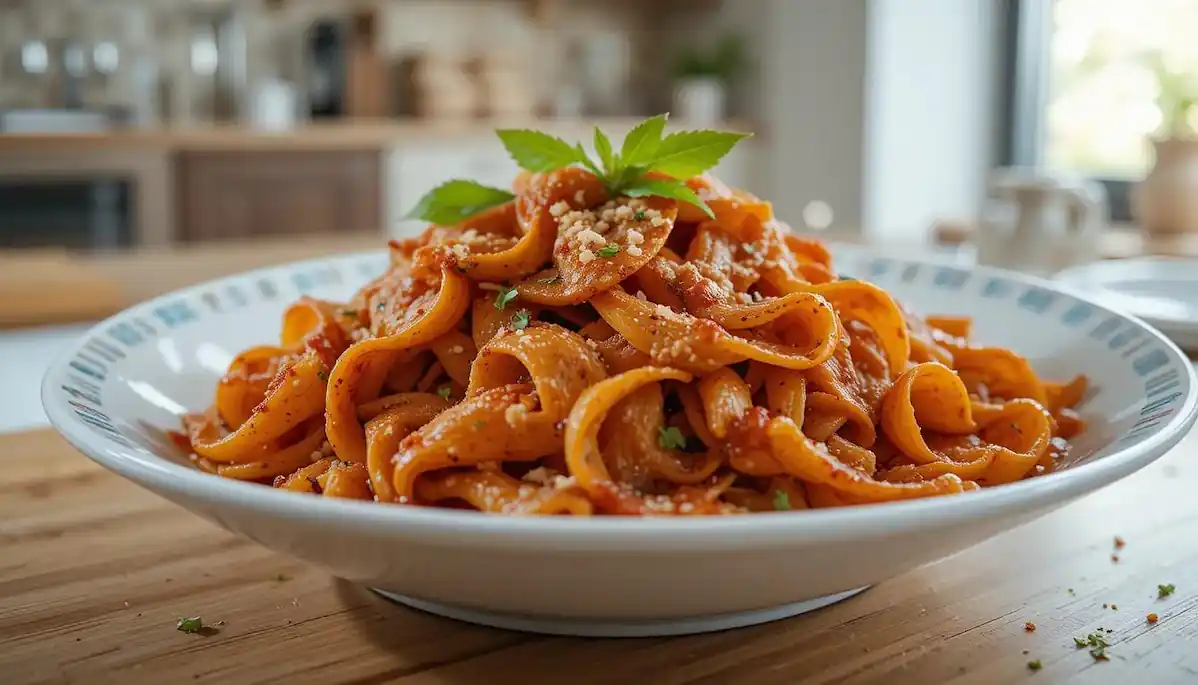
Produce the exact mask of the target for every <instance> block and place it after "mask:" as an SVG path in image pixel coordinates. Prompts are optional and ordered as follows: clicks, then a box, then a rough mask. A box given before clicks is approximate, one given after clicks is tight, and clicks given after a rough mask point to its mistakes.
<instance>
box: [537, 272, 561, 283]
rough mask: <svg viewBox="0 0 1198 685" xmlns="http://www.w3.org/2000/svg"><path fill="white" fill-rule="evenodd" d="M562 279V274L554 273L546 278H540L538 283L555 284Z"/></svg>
mask: <svg viewBox="0 0 1198 685" xmlns="http://www.w3.org/2000/svg"><path fill="white" fill-rule="evenodd" d="M560 280H562V277H561V276H559V275H557V274H553V275H552V276H546V277H545V278H538V279H537V283H540V284H541V285H553V284H554V283H557V282H558V281H560Z"/></svg>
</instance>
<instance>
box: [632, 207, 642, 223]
mask: <svg viewBox="0 0 1198 685" xmlns="http://www.w3.org/2000/svg"><path fill="white" fill-rule="evenodd" d="M632 218H633V219H636V220H637V221H644V220H645V211H644V210H643V209H638V210H637V212H636V214H633V215H632Z"/></svg>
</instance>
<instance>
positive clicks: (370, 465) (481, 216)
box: [181, 166, 1086, 515]
mask: <svg viewBox="0 0 1198 685" xmlns="http://www.w3.org/2000/svg"><path fill="white" fill-rule="evenodd" d="M685 183H686V186H687V187H688V188H689V189H690V190H692V191H694V193H695V194H697V196H698V197H700V198H702V199H703V200H704V202H705V203H706V205H707V206H708V207H710V209H711V212H712V214H713V215H714V218H711V217H709V216H707V215H706V214H704V213H703V212H701V211H698V210H697V209H696V207H695V206H694V205H693V204H688V203H686V202H679V201H676V200H674V199H670V198H667V197H659V196H641V197H629V196H627V195H618V196H615V197H609V194H608V190H607V188H608V187H607V186H605V184H604V183H603V182H602V180H601V178H600V177H598V176H596V175H595V174H594V173H592V172H591V171H588V170H586V169H583V168H580V167H577V166H569V167H565V168H561V169H556V170H553V171H547V172H540V173H530V172H526V173H523V174H521V175H520V176H519V177H518V178H517V180H516V181H515V184H514V187H513V194H514V199H513V200H511V201H508V202H503V203H502V204H498V205H497V206H494V207H492V208H490V209H488V210H486V211H483V212H481V213H477V214H475V215H473V216H471V217H469V218H467V219H465V220H464V221H461V222H458V223H456V224H455V225H432V226H430V227H429V228H428V229H427V230H426V231H425V232H424V233H423V234H422V235H421V236H419V237H418V238H412V239H408V240H402V241H392V242H391V244H390V259H391V263H390V267H389V269H388V270H387V272H386V273H385V274H384V275H383V276H381V277H380V278H378V279H376V280H374V281H373V282H371V283H369V284H367V285H365V286H364V287H363V288H361V290H359V291H358V292H357V294H356V295H355V296H354V297H353V299H352V300H351V301H350V302H348V303H338V302H327V301H321V300H316V299H311V298H307V297H305V298H303V299H301V300H300V301H298V302H296V303H295V304H294V305H292V306H291V307H290V308H289V309H288V310H287V311H286V313H285V314H284V316H283V323H282V329H281V335H280V340H279V341H278V343H277V344H275V345H264V346H259V347H253V348H251V349H248V350H246V351H245V352H243V353H242V354H240V355H239V356H238V357H237V358H236V359H235V360H234V361H233V363H232V364H231V365H230V366H229V369H228V372H227V373H226V374H225V375H224V377H223V378H222V379H221V380H220V382H219V384H218V385H217V389H216V395H215V402H214V404H213V405H212V407H211V408H209V409H208V410H207V411H206V412H203V413H198V414H192V415H188V416H186V417H185V418H184V420H183V427H184V434H183V435H182V436H181V438H182V442H183V443H184V444H186V446H187V449H188V450H189V451H190V452H191V457H192V460H193V462H194V463H195V464H196V465H197V466H198V467H199V468H201V469H203V470H206V471H209V472H211V473H214V474H217V475H219V476H223V477H226V478H235V479H239V480H245V481H253V482H258V483H263V484H270V485H273V487H275V488H281V489H286V490H294V491H298V492H305V493H309V494H316V495H322V496H326V497H342V498H351V499H362V500H373V501H376V502H379V503H384V504H397V505H408V506H434V507H449V508H458V509H473V510H479V511H482V512H489V513H497V514H568V515H603V514H617V515H709V514H736V513H746V512H759V511H775V510H780V509H783V510H786V509H793V510H798V509H807V508H820V507H833V506H844V505H853V504H867V503H877V502H888V501H894V500H903V499H909V498H918V497H928V496H934V495H946V494H954V493H962V492H966V491H971V490H976V489H978V488H981V487H989V486H995V485H1001V484H1005V483H1011V482H1014V481H1018V480H1021V479H1024V478H1029V477H1033V476H1036V475H1039V474H1042V473H1045V472H1048V471H1051V470H1052V469H1053V467H1054V464H1055V463H1056V462H1057V461H1058V460H1059V459H1060V458H1061V457H1062V456H1063V455H1064V454H1065V453H1066V452H1067V450H1068V448H1069V444H1068V440H1069V439H1070V438H1072V437H1073V436H1074V435H1075V434H1077V433H1078V432H1079V431H1081V430H1083V428H1084V424H1083V422H1082V421H1081V420H1080V418H1079V417H1078V415H1077V414H1076V413H1075V412H1074V411H1073V409H1072V407H1073V406H1075V405H1076V404H1077V403H1078V402H1079V401H1080V400H1081V399H1082V396H1083V395H1084V393H1085V390H1086V380H1085V379H1084V378H1081V377H1079V378H1076V379H1074V380H1072V381H1070V382H1068V383H1053V382H1048V381H1044V380H1042V379H1040V378H1039V377H1038V376H1037V375H1036V374H1035V372H1034V371H1033V370H1032V368H1031V367H1030V365H1029V364H1028V363H1027V361H1026V360H1025V359H1023V358H1022V357H1020V356H1018V355H1017V354H1015V353H1014V352H1012V351H1011V350H1006V349H1001V348H994V347H987V346H984V345H979V344H976V343H974V342H973V341H972V340H971V337H970V333H971V331H970V328H971V326H970V321H969V319H966V318H960V317H928V318H926V319H921V318H920V317H918V316H917V315H915V314H913V313H911V312H909V311H907V310H906V309H904V308H903V307H902V306H901V305H900V304H899V303H898V302H896V301H895V300H894V299H893V298H892V297H891V296H890V295H889V294H888V293H887V292H886V291H884V290H883V289H881V288H879V287H877V286H874V285H871V284H869V283H866V282H863V281H858V280H851V279H843V278H840V277H838V276H837V275H836V271H835V270H834V268H833V264H832V262H831V258H830V256H829V253H828V251H827V250H826V249H825V248H824V247H823V246H822V245H821V244H820V243H818V242H816V241H813V240H810V239H807V238H804V237H801V236H798V235H796V234H794V233H792V232H791V231H790V229H789V228H788V227H787V226H786V225H785V224H783V223H782V222H780V221H779V220H777V219H776V218H775V217H774V216H773V212H772V210H771V207H770V205H769V203H767V202H764V201H762V200H760V199H758V198H756V197H753V196H752V195H750V194H748V193H745V192H742V191H737V190H730V189H729V188H727V187H726V186H724V185H723V184H721V183H720V182H719V181H718V180H716V179H715V178H713V177H712V176H710V175H708V174H700V175H697V176H693V177H691V178H689V180H686V181H685Z"/></svg>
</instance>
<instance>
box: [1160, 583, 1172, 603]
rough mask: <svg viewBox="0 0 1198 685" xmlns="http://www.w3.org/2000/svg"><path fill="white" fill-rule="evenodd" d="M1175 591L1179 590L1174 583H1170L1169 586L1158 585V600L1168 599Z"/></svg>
mask: <svg viewBox="0 0 1198 685" xmlns="http://www.w3.org/2000/svg"><path fill="white" fill-rule="evenodd" d="M1175 590H1177V588H1176V587H1175V586H1174V585H1173V583H1169V584H1168V585H1157V586H1156V598H1157V599H1164V598H1166V597H1168V596H1169V595H1171V594H1173V592H1174V591H1175Z"/></svg>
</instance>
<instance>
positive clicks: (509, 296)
mask: <svg viewBox="0 0 1198 685" xmlns="http://www.w3.org/2000/svg"><path fill="white" fill-rule="evenodd" d="M519 294H520V293H518V292H516V289H515V288H508V287H505V286H500V288H499V293H498V294H496V295H495V308H496V309H498V310H499V311H503V308H504V307H506V306H508V303H510V302H511V301H512V300H514V299H516V296H517V295H519Z"/></svg>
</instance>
